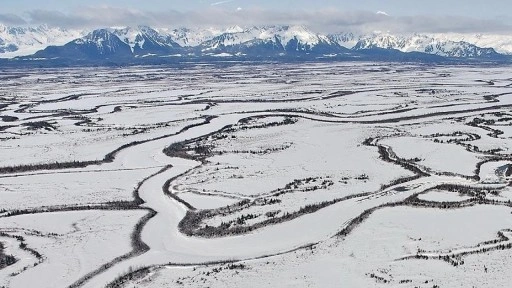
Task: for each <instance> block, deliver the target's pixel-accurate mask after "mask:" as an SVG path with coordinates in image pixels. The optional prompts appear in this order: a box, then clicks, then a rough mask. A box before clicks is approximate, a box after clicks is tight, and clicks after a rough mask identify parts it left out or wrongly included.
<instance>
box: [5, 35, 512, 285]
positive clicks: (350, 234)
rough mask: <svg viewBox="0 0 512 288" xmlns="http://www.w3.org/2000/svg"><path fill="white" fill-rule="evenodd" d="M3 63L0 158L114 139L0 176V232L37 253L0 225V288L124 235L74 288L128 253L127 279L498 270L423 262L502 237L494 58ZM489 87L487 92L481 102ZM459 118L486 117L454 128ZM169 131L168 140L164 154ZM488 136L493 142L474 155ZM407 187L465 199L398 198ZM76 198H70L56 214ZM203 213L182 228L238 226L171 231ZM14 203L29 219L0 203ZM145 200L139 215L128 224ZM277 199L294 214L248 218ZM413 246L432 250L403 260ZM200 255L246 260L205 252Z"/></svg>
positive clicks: (503, 188)
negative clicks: (473, 61)
mask: <svg viewBox="0 0 512 288" xmlns="http://www.w3.org/2000/svg"><path fill="white" fill-rule="evenodd" d="M236 29H238V28H234V30H236ZM289 29H291V30H293V31H294V32H293V33H298V34H300V33H302V32H301V31H302V28H301V27H297V28H289ZM302 36H304V39H307V38H308V37H309V36H307V33H306V34H304V35H302ZM302 36H301V37H302ZM315 39H316V38H315ZM309 40H313V38H311V39H309ZM309 40H308V41H309ZM304 71H307V73H305V72H304ZM2 73H4V74H3V76H5V77H4V78H5V79H4V82H3V86H2V87H1V88H0V95H3V96H2V99H1V102H2V103H6V106H5V107H2V108H0V109H1V110H0V116H11V117H13V116H15V117H17V118H18V119H17V120H16V119H10V118H9V117H6V118H5V119H3V118H2V120H1V121H0V123H1V124H0V126H2V127H4V126H5V127H6V128H2V129H0V130H1V131H0V139H1V140H0V145H1V148H2V152H4V153H0V162H1V166H2V167H6V166H17V165H31V164H40V163H47V164H49V163H53V162H66V161H70V162H72V161H92V160H102V159H103V158H104V157H105V155H106V154H108V153H109V152H112V151H114V150H116V149H117V148H120V147H122V149H120V150H119V151H118V153H116V154H115V157H111V158H109V161H98V162H96V163H95V165H89V166H87V167H81V168H66V169H63V168H60V169H36V171H25V172H19V171H18V172H5V173H3V174H2V175H0V199H2V200H3V202H2V204H3V205H2V207H0V209H5V211H4V210H2V211H0V231H1V232H4V233H7V234H8V235H11V236H16V235H19V236H23V237H24V238H25V240H26V244H27V245H28V247H30V248H32V249H34V250H36V251H38V252H40V253H41V254H42V255H44V257H43V260H42V262H41V263H39V264H38V265H37V266H35V267H32V266H33V265H34V264H35V263H36V262H38V261H39V260H38V259H37V258H36V257H34V255H32V254H30V253H28V252H27V251H26V250H22V249H19V241H18V240H15V239H14V238H10V237H4V236H0V242H2V243H3V244H5V247H6V253H9V254H13V255H15V256H16V257H18V258H19V259H20V261H19V262H18V263H16V264H15V265H13V266H10V267H8V268H5V270H4V269H2V270H0V279H1V280H0V286H6V287H13V288H17V287H33V286H37V287H67V286H69V285H71V284H72V283H74V282H75V281H77V280H79V279H80V278H81V277H83V276H85V275H86V274H88V273H90V272H92V271H95V270H97V269H98V268H100V267H101V266H102V265H104V264H106V263H109V262H110V261H112V260H113V259H114V258H116V257H119V256H122V255H125V254H126V253H129V252H130V251H132V249H133V248H134V247H132V240H133V239H132V238H131V237H132V235H133V233H135V234H137V233H136V232H140V238H141V239H140V240H142V241H143V242H144V243H145V244H146V245H147V247H148V251H146V252H145V253H141V254H140V255H134V256H133V257H127V258H126V259H122V261H119V262H117V263H114V264H113V265H112V267H110V268H108V269H106V270H100V271H98V273H97V274H94V275H93V276H92V277H91V279H89V280H88V281H86V282H85V283H84V285H83V287H103V286H105V285H106V284H108V283H110V282H112V281H113V280H115V279H116V278H117V277H119V276H123V275H126V274H127V273H128V272H130V271H133V270H134V269H138V268H141V267H149V268H150V273H149V274H148V275H142V278H141V279H135V278H134V279H132V280H130V281H128V282H127V283H125V284H126V287H165V286H169V285H171V286H172V285H175V284H176V285H178V283H177V281H180V282H183V283H184V284H183V285H184V287H202V286H205V287H206V286H208V287H267V286H279V287H282V286H285V287H286V286H289V287H292V286H305V285H311V286H313V287H338V286H339V285H340V283H341V284H343V285H347V286H348V287H386V286H392V287H395V286H397V287H401V286H404V287H409V286H412V287H414V286H425V285H426V284H425V281H427V280H428V281H429V283H427V284H428V287H432V286H433V285H440V286H442V287H452V286H454V285H455V284H457V283H463V284H464V285H465V284H467V283H476V284H478V285H480V286H484V287H485V286H486V285H487V287H491V286H490V285H491V283H494V284H497V285H500V284H503V283H505V281H506V280H508V279H509V278H510V277H509V276H508V274H506V271H504V270H503V269H501V268H500V267H508V266H510V265H509V264H510V254H509V253H510V251H509V250H495V251H494V250H492V251H489V253H487V254H486V253H478V254H475V255H465V256H461V257H462V259H463V260H464V261H466V264H465V265H461V266H460V267H452V266H450V264H449V263H447V262H445V261H442V260H439V257H437V258H436V257H435V256H436V255H437V256H439V255H441V256H443V255H446V254H448V253H452V252H448V251H455V252H453V253H456V252H467V251H473V252H474V251H476V250H475V249H477V248H479V247H480V248H481V247H484V248H492V247H493V245H496V243H494V242H492V241H493V240H497V239H498V240H499V236H498V233H504V234H503V235H505V236H506V235H509V232H507V229H510V228H511V224H512V222H511V221H512V218H511V217H510V215H511V214H510V211H511V210H510V205H509V204H508V202H507V201H509V200H510V199H512V192H511V191H512V189H511V188H510V186H508V185H509V182H510V180H511V179H510V177H509V176H507V175H506V173H507V171H508V167H509V165H510V164H511V163H510V158H509V155H508V151H509V150H508V149H506V148H507V147H508V146H510V143H508V142H509V140H510V139H509V137H508V136H507V134H502V135H498V136H495V135H493V134H492V133H491V131H490V130H488V129H499V128H500V127H501V126H502V125H508V124H507V123H508V122H507V121H508V120H507V121H505V120H506V119H505V118H506V117H508V116H507V115H508V114H507V113H509V111H508V110H509V109H510V105H511V104H512V100H510V97H508V96H509V95H508V94H503V93H510V92H511V90H510V89H511V88H510V87H508V86H507V85H508V84H510V83H508V82H510V79H512V74H511V73H510V69H509V67H498V66H496V67H486V68H485V69H484V68H482V67H475V66H456V67H452V66H421V65H420V66H418V65H405V64H404V65H401V64H396V63H393V64H388V63H349V62H347V63H335V64H332V63H307V64H300V65H298V64H275V63H270V64H253V65H251V66H245V65H241V64H239V63H236V64H233V65H223V66H222V67H219V65H209V64H201V65H192V64H190V65H189V66H187V67H180V68H174V67H160V66H158V67H122V68H101V67H94V68H62V69H55V70H52V69H48V70H44V73H41V71H40V70H23V71H18V70H16V71H11V70H6V71H3V72H2ZM491 80H492V81H494V82H493V83H495V85H489V84H488V81H491ZM495 94H502V95H503V96H500V97H496V101H489V100H487V99H486V98H489V96H491V95H495ZM484 96H488V97H486V98H484ZM0 104H1V103H0ZM495 112H500V113H502V114H500V113H495ZM477 117H478V118H480V119H484V120H485V121H484V122H482V123H480V124H478V125H476V126H475V125H473V126H470V125H469V124H470V123H473V122H472V121H473V120H474V119H475V118H477ZM206 119H208V121H206ZM499 119H501V120H503V119H505V120H503V121H501V122H500V121H497V120H499ZM491 120H492V121H495V122H492V121H491ZM9 121H10V122H9ZM38 122H39V125H42V127H43V128H41V127H39V128H38V125H36V124H37V123H38ZM30 123H32V124H31V125H32V126H30V125H29V124H30ZM34 123H35V124H34ZM42 123H46V124H47V126H45V125H44V124H42ZM77 124H78V125H77ZM8 125H12V126H13V127H9V126H8ZM27 125H28V126H27ZM44 127H46V128H47V129H45V128H44ZM503 127H504V126H503ZM504 130H505V129H504ZM489 134H490V135H489ZM436 140H437V141H436ZM130 143H132V145H127V144H130ZM176 143H182V145H181V146H183V147H184V150H177V151H175V152H176V154H174V156H175V157H169V156H168V155H166V154H164V152H163V151H164V149H165V148H167V147H169V145H171V144H176ZM125 145H127V146H125ZM468 145H471V146H468ZM177 146H180V145H177ZM177 146H175V147H177ZM475 146H476V147H478V148H479V150H477V149H476V148H474V147H475ZM205 147H206V148H208V149H201V148H205ZM493 147H494V148H496V147H501V148H503V150H501V151H499V152H495V153H494V154H493V153H491V152H486V151H485V150H487V149H490V148H493ZM205 150H208V151H206V152H204V151H205ZM201 151H203V152H201ZM177 156H180V157H177ZM383 156H389V157H388V158H386V157H383ZM194 157H195V158H194ZM483 161H485V163H484V162H483ZM405 162H407V165H406V164H405ZM482 163H483V164H482ZM399 164H400V165H399ZM479 166H480V170H479V175H475V173H476V171H477V167H479ZM411 167H415V169H412V168H411ZM25 168H29V167H25ZM32 168H34V167H32ZM54 168H56V167H54ZM416 168H417V169H416ZM19 169H20V170H21V168H19ZM418 169H419V171H422V173H419V172H418ZM420 176H421V177H420ZM476 176H479V178H478V177H476ZM168 180H171V181H170V182H169V186H168V191H163V189H164V188H167V186H166V185H164V183H166V182H167V181H168ZM443 184H452V185H454V184H455V185H462V186H464V187H468V188H467V189H473V188H483V187H490V188H493V189H496V190H498V191H497V192H496V193H487V195H484V196H483V198H482V199H486V200H487V201H483V200H482V199H480V200H481V201H480V202H482V203H485V205H481V204H478V203H471V204H472V205H469V204H468V203H469V201H473V202H475V200H474V199H473V198H469V197H468V196H461V195H459V194H457V193H455V192H449V191H446V190H440V188H439V185H443ZM280 192H284V193H280ZM135 193H137V195H138V197H140V199H141V200H142V201H143V202H144V203H143V204H141V205H140V206H137V205H138V204H139V203H140V202H132V201H133V200H134V199H135V197H134V194H135ZM169 195H170V196H172V197H169ZM412 196H417V197H418V198H419V199H420V200H426V201H431V202H453V203H452V204H453V205H454V206H456V205H455V204H456V203H455V202H462V201H466V202H464V203H466V204H468V205H466V206H464V207H459V208H457V209H455V208H453V209H447V208H446V207H444V206H442V205H439V207H437V208H424V207H421V208H420V207H413V206H414V205H413V204H411V202H410V201H415V200H414V199H416V198H415V197H412ZM176 197H179V199H181V201H177V198H176ZM271 199H273V200H274V201H273V202H270V203H269V202H264V201H265V200H271ZM411 199H412V200H411ZM244 200H246V201H249V202H248V203H249V204H248V205H246V206H243V207H242V208H240V209H225V208H226V206H227V205H236V204H237V203H240V202H241V201H244ZM488 200H494V202H491V201H488ZM116 201H124V202H123V203H125V205H126V206H123V209H125V210H118V209H120V208H119V206H115V205H114V204H113V202H114V203H116ZM326 201H328V202H326ZM262 203H263V204H262ZM322 203H323V205H324V206H325V207H323V206H322V207H323V208H319V209H318V210H314V211H311V213H308V209H311V208H308V209H306V208H307V207H314V206H315V205H320V204H322ZM325 203H327V204H325ZM424 204H425V203H424ZM84 205H93V207H91V208H90V209H86V208H87V207H80V206H84ZM118 205H119V204H118ZM308 205H309V206H308ZM429 205H432V206H435V204H434V203H429ZM190 206H192V207H194V208H196V209H197V210H194V209H192V208H191V207H190ZM77 207H78V208H80V209H82V210H83V209H86V210H83V211H70V210H71V209H72V208H74V209H76V208H77ZM232 207H235V206H232ZM49 208H51V209H50V210H55V212H47V211H45V210H47V209H49ZM100 208H101V209H105V210H99V209H100ZM218 208H223V209H224V210H213V212H215V211H222V213H217V214H214V216H212V217H209V218H204V219H200V223H199V224H198V226H199V228H201V227H205V225H209V226H219V225H220V224H221V223H223V222H224V223H226V222H230V221H236V219H239V218H240V217H241V216H244V215H248V214H254V215H257V216H256V217H254V218H252V219H249V220H247V221H245V223H237V224H235V225H239V226H238V227H242V228H243V227H246V228H249V227H251V228H254V229H250V231H247V232H244V231H241V232H236V233H235V232H233V233H231V234H230V233H227V234H221V235H215V234H213V235H212V236H211V237H209V238H208V237H203V236H202V235H200V234H199V235H197V231H198V230H192V232H194V231H195V232H196V235H193V234H194V233H188V234H184V233H183V230H180V227H179V223H180V221H181V220H182V219H183V218H184V217H189V216H190V215H191V213H200V212H201V211H203V210H204V209H218ZM24 209H34V211H33V212H35V214H26V215H17V216H12V217H5V216H7V215H8V213H9V212H16V211H17V210H24ZM143 209H148V210H149V209H151V211H154V212H155V213H156V214H154V217H152V218H150V219H149V218H148V219H145V220H146V221H147V222H144V223H143V224H142V225H141V226H138V227H139V228H140V231H139V230H135V226H136V224H137V223H139V221H141V219H143V217H144V216H146V215H148V213H149V211H148V210H143ZM278 210H280V211H278ZM276 211H278V212H277V214H275V215H276V216H274V217H282V216H285V215H294V216H293V217H291V216H289V217H288V216H287V217H288V218H285V217H283V218H282V220H279V221H275V222H269V223H266V224H265V225H261V226H257V225H258V224H260V223H265V221H266V220H267V219H268V218H270V217H271V216H268V215H270V214H267V213H269V212H270V213H271V214H272V213H273V212H276ZM203 212H204V211H203ZM210 212H211V211H210ZM370 212H372V213H370ZM287 213H288V214H287ZM187 215H189V216H187ZM212 215H213V214H212ZM361 215H363V216H365V215H366V216H367V217H363V218H360V217H361ZM352 224H354V225H352ZM347 228H351V229H352V228H353V229H352V230H350V229H349V230H345V231H346V234H341V235H343V236H341V235H340V234H339V233H340V231H344V230H343V229H347ZM228 232H229V231H228ZM2 235H4V234H2ZM502 240H503V239H502ZM507 241H509V240H503V243H508V242H507ZM311 245H312V246H311ZM478 245H480V246H478ZM305 246H307V247H309V248H304V247H305ZM17 247H18V248H17ZM417 253H424V254H425V255H430V256H432V259H428V260H421V261H420V260H410V259H403V257H408V256H415V255H416V254H417ZM478 260H481V261H482V263H480V264H478ZM211 261H214V262H223V261H227V262H230V261H237V262H236V263H234V264H235V265H240V264H243V265H245V266H243V267H245V268H243V267H242V268H240V267H238V268H237V266H232V267H231V268H228V265H229V264H228V263H224V264H210V265H205V263H207V262H211ZM496 263H498V264H500V265H498V264H496ZM482 265H485V266H487V267H488V269H489V271H491V272H490V273H489V275H487V276H488V277H483V276H482V275H484V276H485V274H484V273H485V272H481V271H482V269H483V268H482V267H481V266H482ZM28 266H30V267H29V268H27V269H26V270H25V271H22V273H21V274H18V275H12V273H14V272H16V271H20V270H22V269H23V268H24V267H28ZM220 267H223V269H222V271H220V270H218V268H220ZM213 269H216V271H217V272H214V271H213ZM478 269H480V270H478ZM444 271H447V272H444ZM474 271H478V273H476V272H474ZM208 273H209V274H208ZM372 274H373V277H372V276H371V275H372ZM450 275H455V276H454V277H453V279H451V277H450ZM376 277H382V279H385V280H386V281H390V282H389V283H388V284H387V285H386V284H384V283H383V281H382V280H379V279H381V278H376ZM464 277H466V278H464ZM401 280H411V281H412V282H407V283H400V281H401ZM379 281H380V282H379ZM457 281H459V282H457ZM454 283H455V284H454ZM457 285H458V284H457Z"/></svg>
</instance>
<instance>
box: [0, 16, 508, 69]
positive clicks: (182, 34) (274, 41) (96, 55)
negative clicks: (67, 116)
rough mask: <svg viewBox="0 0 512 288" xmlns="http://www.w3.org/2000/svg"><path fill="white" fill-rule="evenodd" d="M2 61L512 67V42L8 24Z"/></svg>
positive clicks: (0, 29)
mask: <svg viewBox="0 0 512 288" xmlns="http://www.w3.org/2000/svg"><path fill="white" fill-rule="evenodd" d="M0 57H1V58H14V59H23V60H34V59H38V60H41V59H47V60H48V59H53V60H55V59H68V60H94V61H99V60H109V61H130V59H131V60H133V59H138V60H140V59H151V58H152V59H164V58H175V59H176V58H179V59H183V58H185V59H188V58H198V57H222V59H226V58H244V59H247V58H261V57H295V58H296V57H303V58H336V57H337V58H340V57H341V58H348V59H360V58H363V59H367V58H368V59H384V60H393V59H395V60H415V59H417V60H427V61H436V60H442V59H452V60H453V59H464V60H468V59H470V60H505V61H509V59H512V36H507V35H482V34H480V35H469V34H465V35H463V34H419V33H416V34H407V35H402V34H392V33H389V32H373V33H367V34H360V33H359V34H358V33H354V32H342V33H333V34H322V33H317V32H314V31H312V30H310V29H308V28H307V27H305V26H301V25H292V26H287V25H270V26H252V27H240V26H233V27H228V28H226V29H216V28H178V29H171V28H152V27H148V26H138V27H109V28H101V29H94V30H70V29H64V28H55V27H49V26H46V25H42V26H37V27H8V26H4V25H0Z"/></svg>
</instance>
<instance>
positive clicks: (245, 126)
mask: <svg viewBox="0 0 512 288" xmlns="http://www.w3.org/2000/svg"><path fill="white" fill-rule="evenodd" d="M259 118H261V117H249V118H245V119H242V120H240V121H239V124H240V125H239V126H238V127H236V128H235V127H233V128H231V129H228V130H226V131H225V132H236V131H237V130H249V129H263V128H269V127H277V126H283V125H292V124H295V123H297V122H298V121H299V120H298V119H297V118H294V117H285V118H284V120H283V121H274V122H269V123H263V124H259V125H249V124H250V121H254V120H257V119H259Z"/></svg>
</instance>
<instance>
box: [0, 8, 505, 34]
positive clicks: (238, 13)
mask: <svg viewBox="0 0 512 288" xmlns="http://www.w3.org/2000/svg"><path fill="white" fill-rule="evenodd" d="M220 2H225V1H218V2H217V3H220ZM219 5H220V4H219ZM219 5H216V6H211V7H210V8H208V9H203V10H195V11H186V12H179V11H174V10H168V11H157V12H155V11H143V10H137V9H127V8H120V7H112V6H96V7H89V6H84V7H81V8H80V9H78V10H76V11H72V12H69V13H63V12H57V11H50V10H32V11H29V12H27V14H26V16H27V19H26V20H27V22H28V23H29V24H32V25H36V24H48V25H51V26H63V27H67V28H99V27H109V26H133V25H140V24H142V25H151V26H155V27H194V26H219V27H226V26H233V25H241V26H250V25H274V24H283V25H286V24H288V25H295V24H299V25H306V26H308V27H310V28H311V29H313V30H315V31H319V32H324V33H329V32H343V31H354V32H372V31H376V30H379V31H390V32H394V33H411V32H418V33H427V32H431V33H439V32H460V33H486V32H489V33H490V32H500V33H505V32H511V31H512V28H511V27H510V26H508V25H505V24H504V23H503V22H500V21H498V20H482V19H474V18H469V17H460V16H428V15H424V16H414V17H413V16H410V17H395V16H390V15H387V14H384V13H375V12H371V11H342V10H337V9H320V10H315V11H305V10H290V11H277V10H268V9H258V8H244V9H222V8H221V7H219ZM220 6H222V5H220ZM3 17H4V18H2V16H0V22H4V21H6V22H7V21H10V22H11V23H12V22H17V23H18V24H22V23H21V21H20V19H21V18H19V17H17V16H14V15H10V16H9V17H7V16H5V15H4V16H3ZM21 20H23V19H21Z"/></svg>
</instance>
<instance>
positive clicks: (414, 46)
mask: <svg viewBox="0 0 512 288" xmlns="http://www.w3.org/2000/svg"><path fill="white" fill-rule="evenodd" d="M329 38H330V39H331V40H333V41H336V42H337V43H339V44H340V45H342V46H348V47H350V45H351V44H353V43H355V44H354V45H353V46H352V47H350V48H351V49H353V50H362V49H372V48H382V49H396V50H399V51H401V52H422V53H427V54H433V55H439V56H443V57H453V58H490V57H496V56H498V53H497V52H496V51H495V50H494V49H493V48H481V47H478V46H476V45H474V44H470V43H468V42H465V41H452V40H448V39H440V38H436V37H433V36H428V35H420V34H413V35H405V36H403V35H392V34H389V33H374V34H371V35H362V36H359V37H357V36H355V35H354V34H351V33H341V34H335V35H330V36H329ZM356 40H357V41H356Z"/></svg>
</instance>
